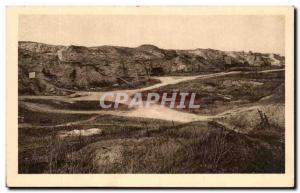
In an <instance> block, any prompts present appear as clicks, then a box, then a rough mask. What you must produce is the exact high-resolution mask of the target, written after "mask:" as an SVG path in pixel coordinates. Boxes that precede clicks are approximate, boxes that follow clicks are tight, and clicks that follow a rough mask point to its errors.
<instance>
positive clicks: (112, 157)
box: [7, 7, 294, 187]
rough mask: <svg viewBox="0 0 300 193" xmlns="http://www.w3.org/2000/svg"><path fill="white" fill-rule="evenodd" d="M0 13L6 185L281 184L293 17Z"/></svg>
mask: <svg viewBox="0 0 300 193" xmlns="http://www.w3.org/2000/svg"><path fill="white" fill-rule="evenodd" d="M261 10H264V12H263V13H262V12H261ZM7 11H8V14H7V16H8V19H9V20H10V21H12V23H13V24H12V25H11V26H12V27H10V28H8V30H11V32H12V33H10V34H9V35H8V37H7V45H8V46H7V48H8V50H9V51H10V52H9V53H8V54H9V55H8V62H9V61H11V62H10V63H7V67H8V72H11V73H12V74H10V76H11V77H10V78H9V79H11V80H12V81H10V82H9V81H8V82H7V84H11V85H13V84H15V85H14V87H11V86H10V87H9V88H8V90H11V93H12V95H8V97H9V98H10V99H9V101H10V102H11V103H13V105H10V104H9V105H8V108H10V107H12V108H11V109H10V110H8V116H9V118H10V119H11V120H12V122H11V123H9V125H11V127H9V128H7V129H8V130H10V131H8V151H7V154H8V160H11V161H12V162H10V161H9V162H10V163H9V165H10V166H9V167H8V172H9V173H10V172H11V173H12V174H9V173H8V176H11V178H9V179H10V181H11V183H10V184H12V186H46V185H47V184H48V185H49V186H55V185H58V186H80V185H81V184H82V186H108V187H109V186H120V187H124V186H131V187H134V186H138V187H139V186H153V187H155V186H157V187H164V186H168V187H176V186H191V187H197V186H208V187H212V186H216V187H218V186H221V187H222V186H233V187H235V186H236V187H238V186H254V187H255V186H262V187H263V186H270V187H276V186H279V187H291V186H293V185H294V183H293V179H294V177H293V175H294V165H293V161H294V151H293V148H294V146H293V144H294V136H293V132H294V123H293V121H294V119H293V116H294V110H293V108H294V107H293V106H294V99H293V96H294V86H293V85H294V83H293V81H294V77H293V75H294V70H293V69H294V63H293V54H294V53H293V12H294V9H293V7H276V8H274V7H273V8H271V7H256V8H253V7H252V8H251V7H239V8H232V7H224V8H222V7H219V8H213V7H156V8H155V7H106V8H104V7H98V8H97V7H94V8H92V7H89V8H82V9H80V8H79V7H77V8H71V7H52V8H51V7H48V8H42V7H35V8H30V7H14V8H9V9H8V10H7ZM8 25H9V24H8ZM10 96H12V97H10ZM13 122H14V123H13ZM13 128H15V129H13ZM9 168H11V170H10V169H9ZM57 174H65V175H66V176H67V177H66V179H67V178H68V179H69V180H66V182H65V183H66V184H62V183H64V182H58V180H59V179H55V178H56V177H57ZM82 174H85V175H84V176H85V177H82V176H83V175H82ZM96 174H97V175H98V174H99V175H101V177H97V175H96ZM125 174H126V175H127V174H130V177H129V178H127V180H124V179H125V178H126V175H125ZM140 174H143V175H142V176H144V177H145V178H144V177H139V175H140ZM161 174H167V175H168V176H170V178H169V179H168V180H169V181H171V182H165V180H166V179H167V178H166V177H163V176H164V175H161ZM178 174H184V175H185V176H187V178H181V177H179V176H178ZM191 174H193V175H194V174H197V175H196V176H198V177H193V175H191ZM93 175H96V176H94V177H93ZM112 175H117V176H121V177H120V179H119V180H115V181H114V178H113V177H112ZM227 175H230V176H232V177H235V178H236V179H239V180H240V181H239V180H237V181H235V182H232V183H231V182H230V181H228V180H229V179H226V178H228V176H227ZM256 175H257V176H256ZM12 176H15V177H12ZM18 176H19V177H20V179H21V178H22V177H25V176H26V177H28V179H30V178H31V177H32V180H28V181H26V180H25V181H22V182H21V180H17V179H18ZM73 176H74V179H76V181H75V180H74V181H72V177H73ZM106 176H107V177H106ZM156 176H158V177H157V179H160V177H162V178H163V179H164V180H162V181H161V182H158V180H157V181H156V180H154V181H153V183H151V182H149V181H147V180H146V179H153V178H156ZM173 176H174V178H176V179H175V180H174V181H172V177H173ZM205 176H207V178H206V177H205ZM216 176H219V177H220V181H218V182H210V183H209V182H208V181H209V180H213V179H214V178H215V179H218V178H219V177H218V178H217V177H216ZM268 176H270V179H269V180H266V181H265V183H266V184H263V180H262V181H260V182H259V180H257V179H259V178H260V179H266V178H269V177H268ZM46 177H49V178H50V179H49V181H47V180H46ZM81 177H82V178H81ZM89 178H94V179H95V180H91V181H90V182H88V179H89ZM106 178H107V182H105V183H104V182H100V181H101V180H102V179H106ZM108 178H110V180H108ZM116 178H117V177H116ZM143 178H144V179H143ZM190 178H195V179H193V180H191V181H189V179H190ZM221 178H222V179H223V181H222V180H221ZM230 178H231V177H230ZM243 178H245V181H242V180H243ZM246 178H247V179H248V181H247V179H246ZM34 179H36V180H37V181H35V180H34ZM38 179H39V180H40V181H39V180H38ZM81 179H82V180H81ZM96 179H98V183H99V184H97V180H96ZM134 179H136V181H135V180H134ZM137 179H140V180H141V182H137V181H138V180H137ZM232 179H234V178H232ZM255 179H256V180H255ZM142 180H144V181H143V182H142ZM178 180H180V181H182V182H180V183H179V184H176V182H177V181H178ZM41 181H43V182H41ZM85 181H87V182H85ZM104 181H105V180H104ZM127 181H129V182H127ZM187 181H189V182H187ZM76 183H78V184H77V185H75V184H76ZM109 183H110V184H109ZM185 183H186V184H185ZM214 183H215V184H214ZM218 183H219V185H218ZM72 184H73V185H72ZM124 184H125V185H124ZM224 184H225V185H224Z"/></svg>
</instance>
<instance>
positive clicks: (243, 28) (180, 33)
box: [19, 15, 285, 55]
mask: <svg viewBox="0 0 300 193" xmlns="http://www.w3.org/2000/svg"><path fill="white" fill-rule="evenodd" d="M284 25H285V22H284V16H280V15H277V16H275V15H274V16H271V15H269V16H263V15H261V16H258V15H257V16H254V15H253V16H220V15H218V16H204V15H199V16H197V15H196V16H195V15H191V16H178V15H177V16H175V15H173V16H172V15H170V16H166V15H164V16H163V15H161V16H160V15H153V16H149V15H148V16H147V15H142V16H134V15H132V16H130V15H124V16H122V15H119V16H116V15H115V16H113V15H110V16H109V15H68V16H66V15H21V16H20V17H19V40H20V41H35V42H42V43H48V44H54V45H81V46H101V45H113V46H127V47H137V46H139V45H141V44H153V45H156V46H158V47H160V48H165V49H195V48H212V49H218V50H224V51H242V50H244V51H249V50H251V51H254V52H263V53H278V54H281V55H284V47H285V46H284Z"/></svg>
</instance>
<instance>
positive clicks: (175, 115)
mask: <svg viewBox="0 0 300 193" xmlns="http://www.w3.org/2000/svg"><path fill="white" fill-rule="evenodd" d="M275 71H284V69H274V70H264V71H260V72H259V73H268V72H275ZM241 73H244V74H247V73H251V72H241V71H234V72H221V73H214V74H206V75H198V76H188V77H181V76H179V77H178V76H177V77H156V78H157V79H159V80H161V83H159V84H156V85H153V86H149V87H145V88H141V89H135V90H119V91H112V92H113V93H117V92H123V93H124V92H125V93H127V94H130V95H131V94H134V93H137V92H142V91H147V90H152V89H156V88H160V87H163V86H166V85H170V84H177V83H180V82H184V81H190V80H194V79H206V78H213V77H219V76H225V75H230V74H241ZM103 93H104V92H77V93H76V95H77V96H79V97H74V96H20V97H19V100H21V101H22V100H24V99H54V100H61V101H64V102H72V101H97V100H99V99H100V97H101V96H102V94H103ZM22 105H24V106H25V107H26V108H28V109H30V110H32V111H37V112H48V113H62V114H99V115H115V116H123V117H141V118H152V119H161V120H167V121H176V122H183V123H186V122H192V121H205V120H211V119H214V118H219V117H223V116H226V115H228V114H239V113H241V112H244V111H249V110H254V109H257V108H258V107H257V106H251V107H241V108H235V109H232V110H228V111H225V112H223V113H220V114H218V115H196V114H192V113H187V112H180V111H176V110H173V109H170V108H167V107H163V106H160V105H152V106H151V107H150V108H149V107H148V108H146V107H144V108H137V109H134V110H129V111H128V110H127V111H122V110H114V111H113V110H95V111H84V110H76V111H74V110H67V109H55V108H53V107H52V106H50V105H43V104H36V103H31V102H25V101H22Z"/></svg>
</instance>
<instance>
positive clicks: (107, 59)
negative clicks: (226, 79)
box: [18, 41, 284, 95]
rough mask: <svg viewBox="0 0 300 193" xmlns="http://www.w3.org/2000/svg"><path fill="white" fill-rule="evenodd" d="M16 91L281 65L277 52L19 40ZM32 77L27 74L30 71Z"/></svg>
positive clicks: (47, 91)
mask: <svg viewBox="0 0 300 193" xmlns="http://www.w3.org/2000/svg"><path fill="white" fill-rule="evenodd" d="M18 62H19V72H18V73H19V79H18V81H19V94H21V95H22V94H35V95H65V94H68V93H70V92H72V90H100V89H103V88H107V87H113V86H121V85H122V84H127V86H128V83H130V86H132V87H136V86H142V85H144V84H149V82H151V79H149V77H151V76H162V75H172V74H176V75H178V74H179V75H180V74H186V75H189V74H201V73H210V72H218V71H231V70H252V69H257V68H259V69H261V68H280V67H284V57H282V56H279V55H276V54H262V53H252V52H227V51H219V50H212V49H195V50H164V49H160V48H158V47H156V46H153V45H142V46H139V47H136V48H128V47H117V46H99V47H83V46H73V45H71V46H55V45H47V44H43V43H36V42H22V41H21V42H19V48H18ZM32 72H34V73H35V74H34V77H33V78H31V79H30V78H29V73H32Z"/></svg>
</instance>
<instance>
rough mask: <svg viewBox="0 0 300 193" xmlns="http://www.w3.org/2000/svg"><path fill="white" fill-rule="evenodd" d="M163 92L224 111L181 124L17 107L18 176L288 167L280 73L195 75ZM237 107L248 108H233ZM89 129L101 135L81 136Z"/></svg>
mask: <svg viewBox="0 0 300 193" xmlns="http://www.w3.org/2000/svg"><path fill="white" fill-rule="evenodd" d="M160 90H161V91H167V92H171V91H178V90H180V91H181V92H193V91H194V92H196V93H197V94H199V98H198V99H197V101H198V102H202V103H201V104H202V105H201V108H200V110H198V111H197V110H195V111H191V112H192V113H196V114H198V115H200V114H205V115H206V114H218V113H224V112H226V111H228V110H229V111H228V113H224V114H222V116H219V117H216V118H214V119H211V120H207V121H195V122H190V123H179V122H170V121H164V120H158V119H146V118H133V117H132V118H130V117H121V116H113V115H99V114H98V115H96V114H93V113H91V114H63V113H50V112H38V111H33V110H30V109H28V108H26V106H24V105H19V117H22V120H19V135H18V137H19V138H18V140H19V173H284V172H285V167H284V165H285V151H284V147H285V146H284V142H285V141H284V137H285V134H284V133H285V126H284V123H285V121H284V116H285V115H284V109H285V108H284V107H285V106H284V101H285V98H284V72H272V73H265V74H262V73H256V72H253V73H242V74H238V75H226V76H223V77H216V78H209V79H196V80H192V81H189V82H182V83H178V84H175V85H169V86H165V87H163V88H161V89H160ZM25 101H26V102H30V103H35V104H39V105H48V106H50V107H51V108H55V109H69V110H96V109H95V108H96V107H95V105H96V103H98V102H97V101H88V102H86V103H81V101H79V102H75V103H68V102H62V101H56V100H40V99H34V100H31V99H26V100H25ZM20 104H22V103H21V102H20ZM96 106H97V105H96ZM238 107H239V108H241V107H242V108H244V107H245V108H246V110H245V111H241V112H237V113H235V112H234V110H235V109H237V108H238ZM248 107H253V108H251V109H247V108H248ZM91 129H98V130H99V131H101V132H99V133H97V134H94V135H88V136H86V135H83V134H82V133H81V131H89V130H91ZM75 131H76V132H75ZM68 132H71V134H72V135H69V136H64V137H62V136H61V133H68Z"/></svg>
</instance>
